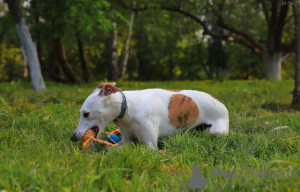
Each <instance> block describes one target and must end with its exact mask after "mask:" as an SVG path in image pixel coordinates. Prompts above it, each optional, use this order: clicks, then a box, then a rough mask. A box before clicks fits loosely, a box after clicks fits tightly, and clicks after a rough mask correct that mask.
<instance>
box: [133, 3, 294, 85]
mask: <svg viewBox="0 0 300 192" xmlns="http://www.w3.org/2000/svg"><path fill="white" fill-rule="evenodd" d="M183 2H184V1H174V2H172V1H170V2H169V3H168V5H165V4H162V3H160V4H159V5H156V6H155V5H154V6H153V5H152V7H155V8H157V7H160V9H163V10H168V11H172V12H176V13H179V14H182V15H184V16H185V17H188V18H190V19H192V20H193V21H195V22H197V23H198V24H200V25H201V26H202V29H203V34H205V35H209V36H211V37H213V38H218V39H222V40H224V41H228V42H233V43H238V44H241V45H243V46H246V47H247V48H249V49H250V50H251V51H252V52H253V53H255V54H256V55H258V56H259V57H261V58H262V59H263V61H264V63H265V68H266V78H267V79H270V78H274V79H275V80H281V62H282V61H283V60H284V59H285V58H286V57H287V56H288V55H289V53H291V52H292V51H293V49H294V47H295V42H294V41H291V42H285V41H284V40H283V32H284V29H285V27H286V26H287V24H288V23H289V21H290V19H291V15H288V10H289V5H288V4H287V3H288V1H285V0H271V1H265V0H256V1H252V2H249V1H242V0H238V1H225V0H216V1H207V2H205V3H204V2H203V1H200V0H195V1H193V3H190V2H189V3H187V2H184V3H183ZM172 4H173V5H172ZM149 7H150V6H148V7H147V6H144V7H141V8H136V11H143V10H147V9H148V8H149ZM185 7H186V8H185ZM201 9H202V12H199V10H201ZM258 10H259V11H258ZM261 13H262V14H263V15H264V16H262V15H261ZM250 15H251V16H253V17H255V18H251V19H252V21H254V19H255V21H256V23H258V22H262V21H264V22H265V25H264V26H259V27H263V28H265V26H266V29H263V30H260V31H263V32H264V31H265V33H261V34H253V31H254V30H252V29H253V26H249V25H248V28H247V27H245V25H247V23H250V22H252V21H249V18H250ZM199 16H201V17H199ZM241 17H245V18H243V19H241ZM256 25H257V24H256ZM240 26H243V29H241V27H240ZM247 29H248V30H247ZM257 31H258V30H255V32H257ZM265 37H266V39H264V38H265Z"/></svg>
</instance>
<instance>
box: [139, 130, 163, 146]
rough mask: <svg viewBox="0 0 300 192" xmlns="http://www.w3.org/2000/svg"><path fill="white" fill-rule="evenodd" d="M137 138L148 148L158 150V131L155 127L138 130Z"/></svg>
mask: <svg viewBox="0 0 300 192" xmlns="http://www.w3.org/2000/svg"><path fill="white" fill-rule="evenodd" d="M136 134H137V137H138V138H139V139H140V140H141V142H142V143H143V144H144V145H146V146H147V147H151V148H152V149H157V138H158V136H157V130H156V129H155V127H154V126H152V125H148V126H147V127H144V126H143V127H141V128H139V129H138V130H137V133H136Z"/></svg>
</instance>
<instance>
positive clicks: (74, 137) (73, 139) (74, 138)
mask: <svg viewBox="0 0 300 192" xmlns="http://www.w3.org/2000/svg"><path fill="white" fill-rule="evenodd" d="M71 141H74V142H75V141H77V137H76V136H75V135H74V134H73V135H72V137H71Z"/></svg>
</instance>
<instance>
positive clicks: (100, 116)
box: [71, 83, 229, 148]
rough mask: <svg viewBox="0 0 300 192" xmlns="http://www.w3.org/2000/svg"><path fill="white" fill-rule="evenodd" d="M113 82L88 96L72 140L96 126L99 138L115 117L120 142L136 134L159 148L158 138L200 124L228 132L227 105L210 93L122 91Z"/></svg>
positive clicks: (213, 129) (214, 129)
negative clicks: (119, 133)
mask: <svg viewBox="0 0 300 192" xmlns="http://www.w3.org/2000/svg"><path fill="white" fill-rule="evenodd" d="M114 85H115V83H101V84H100V85H98V87H97V88H96V89H95V90H94V92H93V93H92V94H91V95H90V96H89V97H88V98H87V99H86V100H85V102H84V103H83V106H82V107H81V109H80V121H79V123H78V126H77V129H76V130H75V131H74V133H73V135H72V137H71V140H72V141H78V140H80V139H81V138H82V137H83V135H84V133H85V131H87V130H88V129H90V128H93V129H94V130H96V132H97V134H96V135H97V136H96V137H97V138H98V137H99V135H100V133H102V132H103V131H104V128H105V127H106V126H107V125H108V124H109V123H110V122H111V121H113V120H116V119H117V121H118V122H119V123H120V125H119V129H120V131H121V134H122V141H120V142H119V143H118V144H117V146H118V145H119V146H120V145H122V144H124V143H128V142H130V141H131V139H132V138H133V137H137V138H139V139H140V140H141V142H142V143H143V144H145V145H147V146H151V147H154V148H157V142H158V139H159V138H162V137H166V136H170V135H173V134H174V133H176V132H177V131H180V130H183V129H187V128H191V127H197V126H199V125H207V126H208V127H209V132H210V133H218V134H225V135H227V134H228V132H229V115H228V110H227V108H226V107H225V106H224V105H223V104H222V103H221V102H220V101H219V100H217V99H216V98H214V97H213V96H211V95H209V94H207V93H204V92H200V91H193V90H176V91H174V90H165V89H146V90H140V91H124V92H120V89H119V88H117V87H115V86H114Z"/></svg>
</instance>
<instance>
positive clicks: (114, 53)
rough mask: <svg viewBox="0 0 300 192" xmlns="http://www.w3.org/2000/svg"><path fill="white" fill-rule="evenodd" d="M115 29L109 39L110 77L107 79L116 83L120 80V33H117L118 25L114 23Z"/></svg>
mask: <svg viewBox="0 0 300 192" xmlns="http://www.w3.org/2000/svg"><path fill="white" fill-rule="evenodd" d="M113 26H114V29H113V31H112V32H111V34H110V37H109V38H108V60H107V64H108V75H107V79H108V80H113V81H116V80H118V78H119V77H118V74H119V73H118V72H119V68H118V47H117V43H118V39H117V36H118V31H117V24H116V23H115V22H114V23H113Z"/></svg>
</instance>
